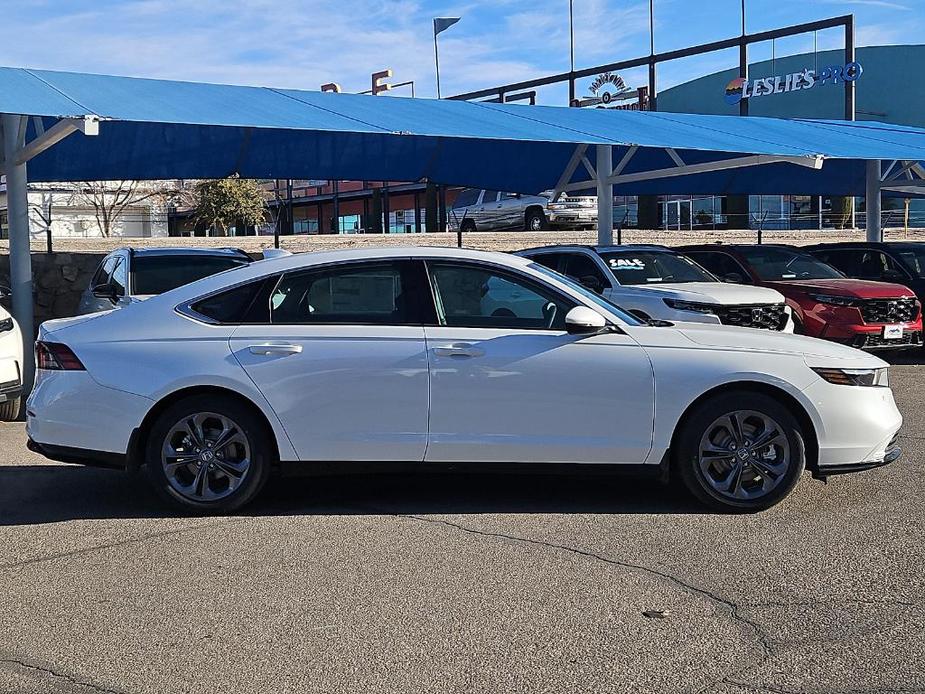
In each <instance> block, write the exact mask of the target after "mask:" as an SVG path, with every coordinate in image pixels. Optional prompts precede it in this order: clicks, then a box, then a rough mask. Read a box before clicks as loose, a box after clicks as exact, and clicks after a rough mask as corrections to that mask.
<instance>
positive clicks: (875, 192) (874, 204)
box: [866, 159, 883, 243]
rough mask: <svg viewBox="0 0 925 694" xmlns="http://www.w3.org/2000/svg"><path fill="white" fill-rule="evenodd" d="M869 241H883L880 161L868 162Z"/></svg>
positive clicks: (872, 160)
mask: <svg viewBox="0 0 925 694" xmlns="http://www.w3.org/2000/svg"><path fill="white" fill-rule="evenodd" d="M866 204H867V241H868V242H871V243H879V242H881V241H882V240H883V229H881V228H880V160H879V159H871V160H869V161H868V162H867V197H866Z"/></svg>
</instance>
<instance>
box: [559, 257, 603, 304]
mask: <svg viewBox="0 0 925 694" xmlns="http://www.w3.org/2000/svg"><path fill="white" fill-rule="evenodd" d="M564 256H565V267H564V269H563V271H562V272H563V274H565V275H568V276H569V277H571V278H572V279H573V280H575V281H576V282H578V283H579V284H581V285H582V286H584V287H586V288H588V289H590V290H591V291H593V292H594V293H595V294H605V293H606V295H607V296H608V297H609V296H610V295H611V294H612V293H613V291H612V290H613V285H614V284H615V283H613V282H611V280H610V277H611V275H610V271H609V270H605V269H604V268H603V267H601V265H602V262H601V259H600V256H599V255H597V254H596V253H595V254H594V255H592V254H591V253H586V252H584V251H570V252H568V253H565V254H564Z"/></svg>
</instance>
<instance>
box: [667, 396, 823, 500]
mask: <svg viewBox="0 0 925 694" xmlns="http://www.w3.org/2000/svg"><path fill="white" fill-rule="evenodd" d="M735 412H751V413H755V414H754V415H750V418H746V420H747V421H746V425H745V426H746V427H749V428H751V427H752V422H757V421H760V419H759V417H758V415H763V416H765V417H768V418H770V419H771V420H773V421H774V422H775V423H776V424H777V425H778V426H779V427H780V429H781V434H782V435H783V438H782V439H781V444H780V445H781V447H782V446H783V443H784V440H783V439H785V440H786V444H787V448H788V449H789V450H788V461H789V462H788V464H787V467H786V468H785V470H784V471H782V472H781V474H780V475H779V477H776V478H774V482H773V484H774V486H773V487H771V488H770V489H769V490H768V491H767V492H766V493H763V494H761V495H760V496H756V497H755V498H747V499H746V498H731V497H730V496H727V495H726V494H723V493H721V492H720V491H718V490H717V489H716V488H715V486H714V484H715V483H711V482H710V481H709V480H708V479H707V475H706V474H705V473H704V471H703V470H702V469H701V464H700V453H701V451H700V447H701V441H702V439H704V437H705V436H707V434H708V433H709V431H710V430H712V428H713V426H714V425H715V424H716V423H717V422H718V420H720V419H721V418H723V417H724V416H726V415H728V414H730V413H735ZM740 419H741V417H740ZM742 428H743V427H740V430H741V429H742ZM749 435H751V434H748V433H746V434H745V437H746V438H745V442H746V443H750V442H749V440H748V438H747V437H748V436H749ZM804 440H805V438H804V433H803V431H802V428H801V427H800V424H799V422H798V421H797V420H796V418H795V417H794V416H793V415H792V414H791V413H790V410H789V409H788V408H787V407H786V406H785V405H783V404H781V403H780V402H779V401H778V400H775V399H774V398H772V397H770V396H768V395H765V394H763V393H755V392H750V391H733V392H728V393H723V394H720V395H717V396H716V397H714V398H710V399H709V400H706V401H705V402H703V403H701V404H700V405H698V406H697V408H696V410H694V411H693V412H692V413H690V416H688V417H687V418H686V419H685V421H684V423H683V424H682V426H681V429H680V431H679V432H678V436H677V438H676V441H675V447H674V448H675V449H674V451H672V464H673V470H674V472H675V475H676V478H677V479H679V480H680V481H681V482H682V483H683V484H684V486H685V487H686V488H687V490H688V491H689V492H690V493H691V494H693V495H694V497H696V498H697V499H698V500H699V501H700V502H702V503H703V504H705V505H707V506H709V507H710V508H713V509H715V510H717V511H723V512H727V513H729V512H733V513H754V512H756V511H764V510H765V509H768V508H771V507H772V506H774V505H775V504H777V503H778V502H780V501H781V500H782V499H783V498H784V497H786V496H787V495H788V494H789V493H790V492H791V491H792V490H793V488H794V486H796V483H797V482H798V481H799V480H800V476H801V475H802V474H803V470H804V468H805V466H806V448H805V445H804ZM730 445H732V444H730ZM738 454H739V455H741V454H742V451H741V450H739V451H738ZM729 457H730V459H731V460H730V466H731V465H732V464H734V463H737V462H740V460H739V459H738V458H736V455H730V456H729ZM758 461H761V463H762V464H766V462H767V461H766V460H765V459H763V458H757V460H756V461H755V462H756V463H757V462H758ZM722 464H723V463H714V465H722ZM741 469H742V472H741V473H740V475H739V477H738V478H736V479H737V484H736V489H739V484H738V482H739V481H742V480H747V481H751V478H752V477H754V480H757V479H758V478H759V477H760V478H761V479H762V480H765V481H764V482H762V485H764V484H765V483H767V484H771V482H767V480H769V479H770V477H766V476H764V475H759V474H758V473H757V472H756V470H757V468H754V467H751V466H750V464H749V463H743V464H742V468H741ZM730 479H731V478H730ZM743 487H744V484H743Z"/></svg>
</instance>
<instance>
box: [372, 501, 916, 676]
mask: <svg viewBox="0 0 925 694" xmlns="http://www.w3.org/2000/svg"><path fill="white" fill-rule="evenodd" d="M369 510H372V511H373V512H375V513H383V514H385V515H390V516H393V517H397V518H405V519H409V520H415V521H419V522H423V523H430V524H434V525H442V526H445V527H448V528H452V529H455V530H458V531H461V532H464V533H467V534H471V535H476V536H481V537H488V538H493V539H500V540H508V541H511V542H518V543H522V544H527V545H533V546H537V547H544V548H547V549H555V550H560V551H563V552H568V553H570V554H575V555H578V556H581V557H585V558H588V559H593V560H595V561H599V562H602V563H605V564H609V565H613V566H619V567H621V568H624V569H629V570H631V571H635V572H638V573H642V574H648V575H651V576H655V577H657V578H660V579H663V580H665V581H668V582H669V583H671V584H672V585H674V586H675V587H677V588H679V589H681V590H682V591H684V592H686V593H691V594H694V595H697V596H700V597H702V598H706V599H707V600H708V601H709V602H710V603H711V604H713V606H714V607H715V608H717V609H718V611H719V612H721V613H724V614H726V615H727V616H728V617H729V618H730V619H731V620H732V621H733V622H735V623H736V624H737V625H738V626H739V627H740V629H744V630H745V631H747V632H749V633H750V634H751V635H752V636H753V637H754V638H755V639H756V640H757V641H758V643H759V645H760V647H761V653H760V655H759V656H758V657H757V658H754V659H750V660H749V662H747V663H746V664H745V665H743V666H742V667H740V668H738V669H736V670H735V671H733V672H732V673H729V674H727V675H724V676H723V677H722V678H720V679H718V680H714V681H712V682H709V683H707V684H705V685H702V686H700V687H699V688H695V689H692V690H690V691H694V692H696V694H703V693H704V692H708V691H710V690H711V689H713V688H714V687H716V686H717V685H720V684H729V685H733V686H739V687H747V688H752V689H757V690H759V691H766V692H769V693H770V694H810V692H806V691H801V690H787V689H783V688H777V687H774V686H773V685H758V684H750V683H747V682H742V681H740V680H737V679H735V678H737V677H739V676H742V675H744V674H745V673H746V672H747V671H748V670H751V669H754V668H758V667H760V666H761V665H763V664H764V663H766V662H767V661H768V660H770V659H771V658H773V657H774V656H775V654H776V652H775V646H776V645H777V644H776V642H775V641H774V639H773V638H772V637H771V636H770V635H769V634H768V632H767V631H766V630H765V628H764V627H763V626H762V625H761V624H759V623H758V622H756V621H755V620H753V619H750V618H749V617H747V616H745V615H743V614H742V613H741V611H740V610H742V609H748V608H761V607H774V606H778V605H779V606H782V607H787V606H795V607H796V606H814V605H815V606H818V605H821V604H826V602H824V601H806V602H801V603H783V602H781V603H774V602H767V603H742V604H740V603H737V602H735V601H733V600H730V599H728V598H725V597H723V596H721V595H719V594H717V593H714V592H712V591H710V590H707V589H705V588H701V587H700V586H697V585H694V584H692V583H688V582H687V581H684V580H683V579H681V578H678V577H677V576H675V575H673V574H670V573H668V572H667V571H661V570H659V569H654V568H652V567H649V566H645V565H642V564H633V563H631V562H625V561H620V560H618V559H613V558H611V557H606V556H604V555H601V554H597V553H595V552H590V551H588V550H583V549H578V548H575V547H569V546H567V545H561V544H557V543H554V542H547V541H545V540H536V539H532V538H527V537H521V536H517V535H509V534H506V533H496V532H491V531H485V530H477V529H475V528H469V527H466V526H464V525H461V524H459V523H454V522H452V521H448V520H445V519H442V518H427V517H424V516H417V515H414V514H401V513H398V514H396V513H389V512H388V511H385V510H383V509H376V508H371V509H369ZM850 603H856V604H871V605H894V606H899V607H906V606H916V605H917V604H918V603H912V602H905V601H899V600H889V601H876V600H869V601H868V600H862V599H848V600H846V601H844V602H843V604H850ZM828 604H833V603H832V602H831V601H829V603H828ZM836 604H837V603H836ZM820 640H822V639H807V642H818V641H820ZM780 645H784V644H780ZM890 692H893V693H894V694H925V689H921V688H918V689H916V688H902V687H900V688H892V689H890V688H875V689H858V690H852V691H843V690H839V691H838V693H837V694H888V693H890ZM813 694H829V693H828V692H826V691H824V690H823V691H818V690H817V691H815V692H813ZM831 694H835V692H831Z"/></svg>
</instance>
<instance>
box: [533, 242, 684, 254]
mask: <svg viewBox="0 0 925 694" xmlns="http://www.w3.org/2000/svg"><path fill="white" fill-rule="evenodd" d="M576 250H584V251H592V252H594V253H615V252H620V251H654V252H661V253H677V252H678V251H677V249H675V248H669V247H668V246H660V245H658V244H655V243H627V244H624V245H622V246H595V245H591V244H580V243H562V244H553V245H550V246H534V247H533V248H524V249H522V250H519V251H515V252H516V253H539V252H549V253H555V252H562V251H576Z"/></svg>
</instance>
